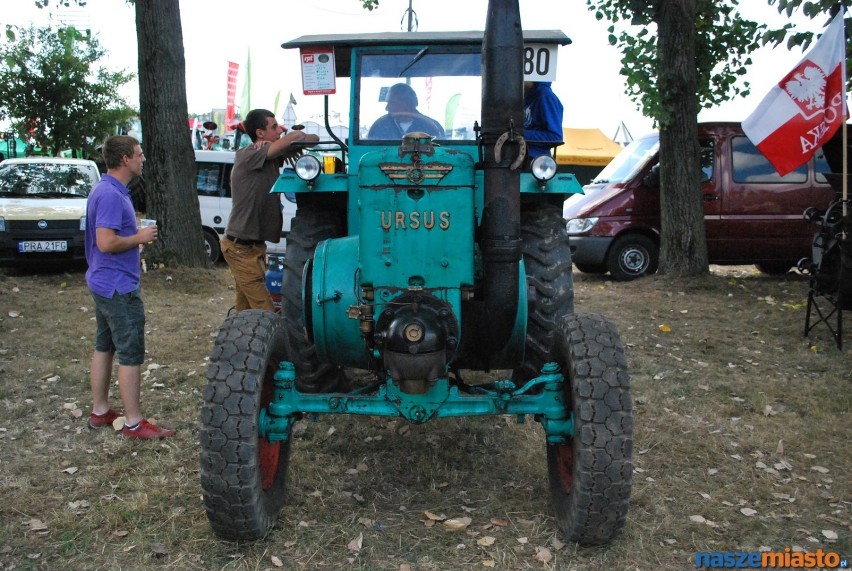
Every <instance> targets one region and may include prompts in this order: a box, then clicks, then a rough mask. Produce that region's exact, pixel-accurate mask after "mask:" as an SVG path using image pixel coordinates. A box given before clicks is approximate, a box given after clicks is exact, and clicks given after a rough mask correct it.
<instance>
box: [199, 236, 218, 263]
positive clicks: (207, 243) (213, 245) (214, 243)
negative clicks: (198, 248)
mask: <svg viewBox="0 0 852 571" xmlns="http://www.w3.org/2000/svg"><path fill="white" fill-rule="evenodd" d="M203 234H204V251H205V252H207V259H208V260H210V263H211V264H215V263H216V262H217V261H219V257H220V256H221V255H222V249H221V248H220V247H219V236H217V235H216V233H215V232H211V231H209V230H205V231H204V232H203Z"/></svg>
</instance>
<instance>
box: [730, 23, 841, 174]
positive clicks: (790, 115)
mask: <svg viewBox="0 0 852 571" xmlns="http://www.w3.org/2000/svg"><path fill="white" fill-rule="evenodd" d="M845 56H846V46H845V44H844V39H843V11H841V12H840V13H838V14H837V16H835V17H834V19H833V20H832V21H831V23H830V24H829V25H828V28H826V30H825V33H823V35H822V36H820V38H819V40H818V41H817V42H816V43H815V44H814V47H813V49H811V51H810V52H808V53H807V54H805V57H804V58H802V61H800V62H799V64H798V65H797V66H796V67H795V68H793V71H791V72H790V73H788V74H787V75H786V76H784V79H782V80H781V81H779V82H778V84H777V85H775V86H774V87H773V88H772V89H771V90H770V91H769V93H768V94H767V95H766V97H764V98H763V101H761V102H760V105H758V106H757V109H755V110H754V112H753V113H752V114H751V115H749V117H748V118H747V119H746V120H745V121H743V125H742V126H743V131H744V132H745V134H746V135H747V136H748V138H749V139H750V140H751V142H752V143H753V144H754V145H755V146H756V147H757V148H758V149H759V150H760V152H761V153H763V155H764V156H765V157H766V158H767V159H768V160H769V162H770V163H772V166H774V167H775V170H777V171H778V173H779V174H781V175H782V176H783V175H785V174H787V173H789V172H790V171H793V170H795V169H797V168H799V167H800V166H802V165H803V164H805V163H806V162H807V161H808V160H809V159H810V158H811V157H812V156H813V155H814V153H815V152H816V151H817V149H819V148H820V147H822V145H823V144H824V143H825V142H827V141H828V140H829V139H830V138H831V136H832V135H834V133H835V132H836V131H837V129H838V128H839V127H840V126H841V125H842V124H843V121H844V119H845V118H846V117H847V108H846V57H845Z"/></svg>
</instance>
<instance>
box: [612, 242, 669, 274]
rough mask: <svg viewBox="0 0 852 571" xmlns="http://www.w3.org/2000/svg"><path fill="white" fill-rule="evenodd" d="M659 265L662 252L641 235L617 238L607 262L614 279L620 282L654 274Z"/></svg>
mask: <svg viewBox="0 0 852 571" xmlns="http://www.w3.org/2000/svg"><path fill="white" fill-rule="evenodd" d="M659 263H660V251H659V249H658V248H657V245H656V244H655V243H654V241H653V240H651V239H650V238H648V237H647V236H642V235H641V234H628V235H627V236H621V237H620V238H617V239H616V240H615V242H614V243H613V244H612V247H611V248H610V250H609V256H607V260H606V265H607V269H608V270H609V273H610V275H612V279H614V280H616V281H619V282H626V281H630V280H635V279H636V278H641V277H642V276H647V275H650V274H653V273H655V272H656V271H657V266H658V265H659Z"/></svg>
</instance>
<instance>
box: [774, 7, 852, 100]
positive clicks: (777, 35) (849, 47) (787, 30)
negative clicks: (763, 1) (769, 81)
mask: <svg viewBox="0 0 852 571" xmlns="http://www.w3.org/2000/svg"><path fill="white" fill-rule="evenodd" d="M767 1H768V2H769V5H770V6H775V5H776V4H777V7H778V13H779V14H784V15H786V16H787V17H788V18H789V17H790V16H792V15H793V14H794V13H795V12H798V11H801V12H802V14H804V15H805V16H807V17H808V18H810V19H812V20H813V19H814V18H820V17H823V18H825V25H826V26H828V22H829V18H831V17H833V16H834V15H835V14H837V11H838V10H839V9H840V7H841V3H840V2H837V0H818V1H816V2H812V1H809V0H767ZM843 24H844V27H845V28H846V32H845V37H846V71H847V73H846V77H847V78H848V79H847V86H849V85H852V77H850V75H849V71H850V69H852V18H849V17H846V18H845V20H844V22H843ZM819 33H822V32H819ZM785 39H786V40H787V48H788V49H789V48H793V47H796V46H801V47H802V49H804V50H807V49H808V48H809V47H810V45H811V43H813V42H814V41H815V40H816V34H814V33H812V32H797V31H796V30H795V27H794V26H793V24H789V23H788V24H784V26H782V27H781V28H779V29H776V30H767V31H766V32H764V33H763V37H762V38H761V42H762V43H763V44H764V45H767V44H769V45H773V46H777V45H779V44H781V43H782V42H783V41H784V40H785Z"/></svg>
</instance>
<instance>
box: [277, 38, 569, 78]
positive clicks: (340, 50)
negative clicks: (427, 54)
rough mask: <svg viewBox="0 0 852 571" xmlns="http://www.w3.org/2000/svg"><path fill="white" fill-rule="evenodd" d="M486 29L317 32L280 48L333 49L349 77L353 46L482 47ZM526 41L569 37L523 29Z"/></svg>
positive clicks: (343, 73) (342, 73)
mask: <svg viewBox="0 0 852 571" xmlns="http://www.w3.org/2000/svg"><path fill="white" fill-rule="evenodd" d="M484 34H485V32H483V31H482V30H469V31H463V32H379V33H371V34H317V35H309V36H301V37H299V38H296V39H294V40H290V41H289V42H284V43H283V44H281V47H282V48H284V49H291V48H320V47H322V48H328V47H333V48H334V65H335V70H336V75H337V76H338V77H349V75H350V73H349V72H350V69H349V67H350V63H351V61H352V60H351V55H352V48H363V47H376V48H379V47H411V46H481V45H482V39H483V37H484ZM524 42H525V43H527V44H556V45H560V46H564V45H567V44H570V43H571V39H570V38H569V37H568V36H566V35H565V34H564V33H563V32H562V31H561V30H526V31H524Z"/></svg>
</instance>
